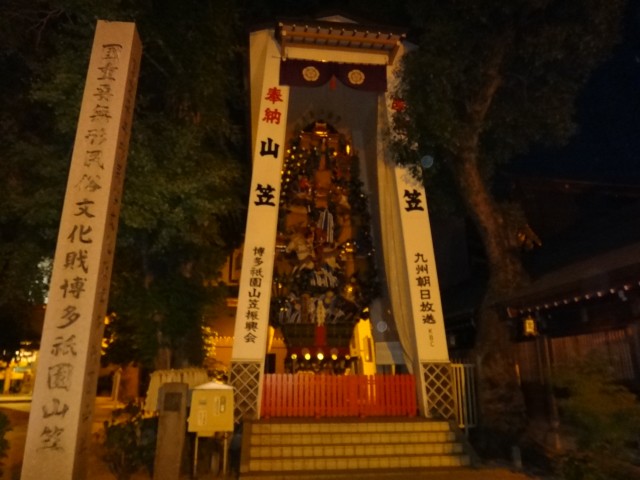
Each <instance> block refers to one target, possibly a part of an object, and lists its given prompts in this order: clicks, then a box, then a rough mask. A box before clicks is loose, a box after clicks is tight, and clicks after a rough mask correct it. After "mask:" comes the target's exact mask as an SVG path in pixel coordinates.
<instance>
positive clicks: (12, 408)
mask: <svg viewBox="0 0 640 480" xmlns="http://www.w3.org/2000/svg"><path fill="white" fill-rule="evenodd" d="M30 402H31V399H30V398H29V397H27V396H19V395H0V411H1V412H3V413H5V414H6V415H7V416H8V417H9V421H10V423H11V427H12V431H11V432H9V434H8V435H7V439H8V440H9V442H10V447H9V452H8V456H7V457H6V458H4V459H1V460H2V470H3V474H2V476H1V477H0V480H19V479H20V469H21V466H22V455H23V452H24V445H25V440H26V436H27V422H28V420H29V410H30V407H31V403H30ZM117 406H118V405H117V404H116V403H115V402H114V401H113V400H111V399H110V398H106V397H98V398H97V399H96V408H95V413H94V420H93V429H92V430H93V433H94V435H93V437H92V445H91V447H92V448H91V458H90V461H89V470H88V475H87V480H115V478H116V477H115V476H114V475H113V474H111V473H110V472H109V469H108V468H107V465H106V464H105V463H104V462H103V461H102V460H101V459H100V454H99V444H98V434H99V432H100V431H101V430H102V425H103V422H104V421H105V420H108V419H109V418H110V416H111V411H112V410H113V409H114V408H116V407H117ZM346 473H347V472H345V474H346ZM188 478H191V477H190V476H188V475H185V476H184V477H182V479H180V480H185V479H188ZM213 478H227V479H234V478H235V476H234V475H232V474H229V475H227V476H226V477H223V476H222V475H220V476H217V477H216V476H214V475H213V474H210V473H209V474H202V475H200V476H198V479H199V480H204V479H213ZM276 478H277V477H275V476H271V477H265V480H275V479H276ZM288 478H291V477H288ZM345 478H347V476H345ZM348 478H350V480H358V474H357V472H349V474H348ZM421 478H422V479H425V480H543V479H542V477H536V476H531V475H527V474H526V473H523V472H518V471H513V470H512V469H510V468H508V467H496V466H483V467H480V468H474V469H465V470H456V471H444V470H443V471H438V472H433V473H429V474H424V473H419V474H418V473H417V474H416V476H414V477H411V478H409V477H408V476H407V474H406V473H405V474H402V475H399V476H398V479H399V480H420V479H421ZM148 479H149V476H148V475H147V474H146V473H139V474H136V475H134V476H133V477H132V480H148ZM51 480H58V479H51ZM60 480H64V479H60ZM300 480H301V479H300Z"/></svg>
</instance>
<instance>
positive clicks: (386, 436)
mask: <svg viewBox="0 0 640 480" xmlns="http://www.w3.org/2000/svg"><path fill="white" fill-rule="evenodd" d="M455 440H456V434H455V433H453V432H451V431H447V432H385V433H365V432H359V433H314V434H297V433H296V434H279V433H278V434H257V435H255V434H252V435H251V446H252V447H254V446H259V445H265V446H266V445H298V446H303V445H332V444H334V443H336V442H339V443H342V444H362V443H363V442H364V443H369V444H396V443H397V444H406V443H442V442H453V441H455Z"/></svg>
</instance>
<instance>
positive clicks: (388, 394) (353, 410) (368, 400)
mask: <svg viewBox="0 0 640 480" xmlns="http://www.w3.org/2000/svg"><path fill="white" fill-rule="evenodd" d="M416 410H417V404H416V387H415V379H414V378H413V375H345V376H338V375H290V374H269V375H265V378H264V383H263V391H262V409H261V417H263V418H269V417H372V416H384V417H402V416H409V417H413V416H415V415H416Z"/></svg>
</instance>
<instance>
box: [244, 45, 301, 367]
mask: <svg viewBox="0 0 640 480" xmlns="http://www.w3.org/2000/svg"><path fill="white" fill-rule="evenodd" d="M268 45H269V46H268V48H267V51H266V52H265V55H266V56H265V61H264V77H263V79H264V80H263V82H262V86H261V88H262V92H261V98H260V110H259V122H258V125H257V130H256V135H255V145H254V150H253V174H252V179H251V191H250V197H249V212H248V215H247V228H246V233H245V243H244V252H243V256H242V269H241V273H240V285H239V293H238V310H237V314H236V323H235V332H234V343H233V354H232V360H233V361H242V362H245V361H256V362H259V363H261V364H262V363H263V362H264V357H265V354H266V348H267V339H268V329H269V310H270V302H271V282H272V278H273V264H274V260H275V250H276V231H277V226H278V206H279V203H280V179H281V169H282V164H283V159H284V153H285V149H286V144H285V142H286V138H285V137H286V126H287V109H288V105H289V87H285V86H281V85H280V53H279V52H278V49H277V45H276V43H275V41H270V42H269V43H268Z"/></svg>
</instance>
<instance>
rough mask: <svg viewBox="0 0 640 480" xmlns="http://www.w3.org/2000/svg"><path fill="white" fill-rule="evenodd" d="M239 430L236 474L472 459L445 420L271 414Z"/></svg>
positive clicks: (461, 463)
mask: <svg viewBox="0 0 640 480" xmlns="http://www.w3.org/2000/svg"><path fill="white" fill-rule="evenodd" d="M244 431H245V434H246V437H245V438H244V439H243V442H242V443H243V446H242V460H241V468H240V472H241V476H240V478H241V479H245V478H252V477H251V476H252V475H255V476H256V478H258V477H259V476H261V475H262V476H265V475H266V476H267V477H268V478H285V477H286V478H295V477H296V475H298V476H300V477H302V474H304V475H307V476H311V477H312V476H313V475H314V474H319V473H322V474H327V473H330V472H332V471H333V472H336V474H337V472H352V473H353V475H355V476H354V477H353V478H356V477H357V475H359V474H360V473H359V472H362V471H369V472H377V473H379V474H383V473H390V472H396V473H397V472H398V471H403V470H406V471H407V472H409V471H412V469H413V471H415V470H424V471H429V470H432V469H445V468H447V469H462V468H464V467H468V466H470V465H471V464H472V461H471V457H470V455H469V453H470V452H467V451H466V449H467V447H465V442H464V440H463V438H462V437H461V436H460V434H459V432H458V433H456V431H455V427H452V426H451V424H450V423H449V422H446V421H428V420H423V419H418V420H408V421H407V420H403V419H391V420H390V419H382V420H372V419H350V420H345V421H344V422H341V421H339V420H336V419H331V421H327V420H317V421H316V420H312V419H307V420H304V419H301V421H299V422H296V421H295V420H292V419H284V420H281V419H276V420H267V421H258V422H251V423H250V424H245V430H244ZM380 478H383V477H382V475H380ZM407 478H411V477H407Z"/></svg>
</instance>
